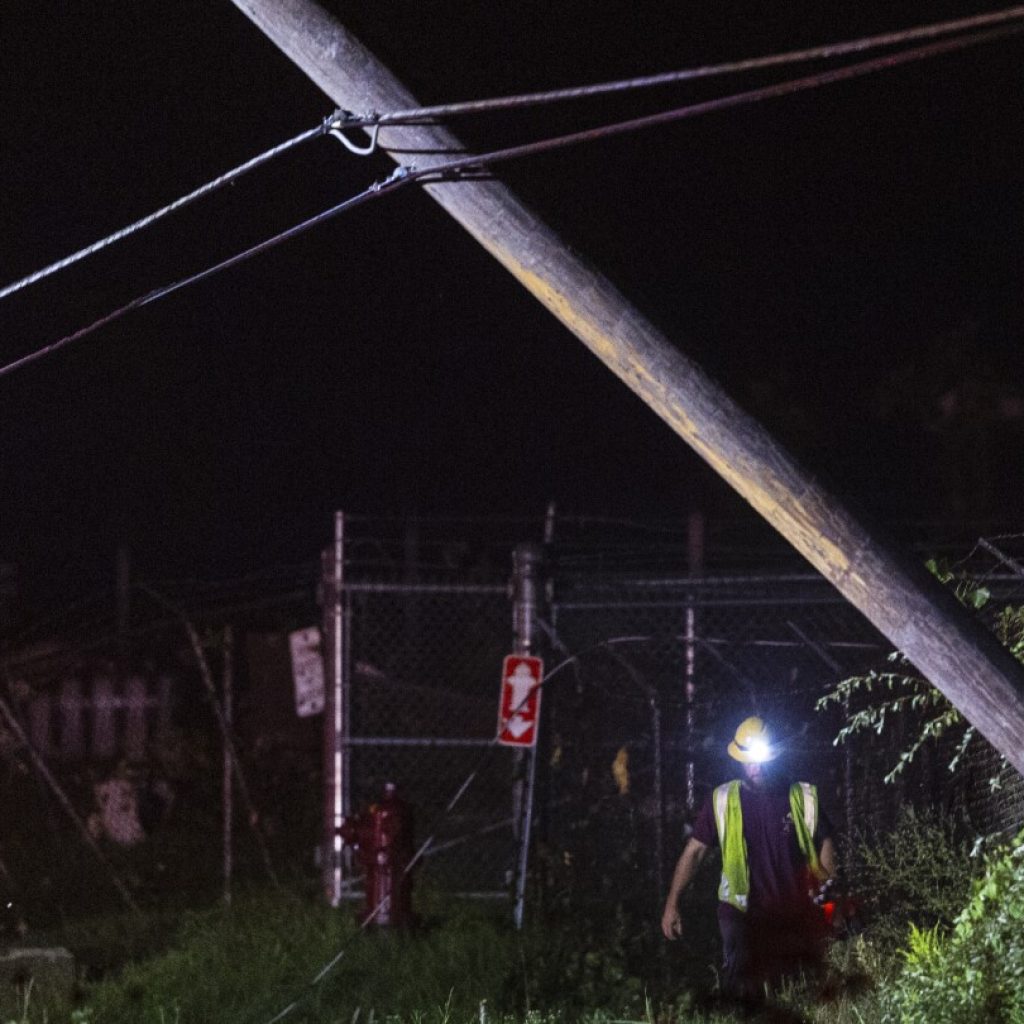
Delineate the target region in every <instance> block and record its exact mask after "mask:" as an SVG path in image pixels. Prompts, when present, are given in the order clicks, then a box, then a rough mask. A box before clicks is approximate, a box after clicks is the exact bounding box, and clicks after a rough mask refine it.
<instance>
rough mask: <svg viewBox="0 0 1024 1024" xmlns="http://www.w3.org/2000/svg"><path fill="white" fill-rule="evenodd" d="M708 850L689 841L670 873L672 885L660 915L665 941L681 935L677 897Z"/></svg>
mask: <svg viewBox="0 0 1024 1024" xmlns="http://www.w3.org/2000/svg"><path fill="white" fill-rule="evenodd" d="M707 852H708V848H707V846H706V845H705V844H704V843H702V842H701V841H700V840H699V839H690V841H689V842H688V843H687V844H686V846H685V847H683V852H682V854H681V855H680V857H679V860H678V861H677V862H676V869H675V871H673V872H672V884H671V886H669V890H668V896H667V897H666V899H665V910H664V911H663V913H662V915H661V931H662V933H663V934H664V936H665V938H666V939H678V938H679V936H680V935H682V933H683V919H682V918H681V917H680V916H679V897H680V896H682V894H683V890H684V889H685V888H686V887H687V886H688V885H689V884H690V882H692V881H693V876H694V875H695V874H696V873H697V868H699V867H700V864H701V861H702V860H704V856H705V854H707Z"/></svg>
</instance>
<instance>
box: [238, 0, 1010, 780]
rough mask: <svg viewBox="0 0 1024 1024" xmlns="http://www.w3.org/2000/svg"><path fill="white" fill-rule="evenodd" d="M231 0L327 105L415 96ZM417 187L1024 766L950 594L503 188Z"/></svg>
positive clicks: (1002, 655)
mask: <svg viewBox="0 0 1024 1024" xmlns="http://www.w3.org/2000/svg"><path fill="white" fill-rule="evenodd" d="M232 2H233V3H234V4H235V6H237V7H238V8H239V9H240V10H241V11H242V12H243V13H245V14H246V16H247V17H249V18H250V19H251V20H252V21H253V22H254V23H255V24H256V25H257V26H258V27H259V28H260V29H261V30H262V31H263V32H264V33H265V34H266V35H267V36H268V37H269V38H270V39H271V41H272V42H274V44H275V45H276V46H278V47H279V48H280V49H281V50H282V51H283V52H284V53H285V55H286V56H288V57H289V58H290V59H291V60H292V61H293V62H294V63H295V64H297V65H298V66H299V68H301V69H302V71H304V72H305V73H306V74H307V75H308V76H309V77H310V78H311V79H312V80H313V81H314V82H315V83H316V84H317V85H318V86H319V87H320V88H321V89H322V90H323V91H324V92H325V93H326V94H327V95H328V96H329V97H330V98H331V100H332V101H333V102H334V103H335V104H337V105H338V106H339V107H341V108H343V109H345V110H352V111H355V112H360V113H365V112H369V111H380V112H386V111H390V110H401V109H407V108H410V107H414V106H416V105H417V104H416V101H415V100H414V99H413V97H412V96H411V95H410V94H409V93H408V91H407V90H406V89H405V88H404V87H403V86H402V85H401V84H400V83H399V82H398V81H397V80H396V79H395V78H394V76H393V75H392V74H391V73H390V72H389V71H388V70H387V68H385V67H384V66H383V65H382V64H381V63H380V62H379V61H378V60H377V59H376V58H375V57H374V56H373V55H372V54H371V53H369V51H367V50H366V49H365V48H364V47H363V46H362V45H361V44H360V43H359V42H358V41H357V40H355V39H354V38H353V37H352V36H351V35H350V34H349V33H348V32H347V31H346V30H345V29H344V28H343V27H342V26H341V25H340V24H339V23H338V22H337V21H336V20H335V19H334V18H332V17H331V16H330V15H328V14H327V13H326V12H324V11H323V10H322V9H321V8H320V7H318V6H317V5H316V4H315V3H313V2H312V0H232ZM379 141H380V144H381V146H382V148H384V149H385V150H387V151H389V152H391V153H393V158H394V159H395V160H396V162H399V163H407V162H409V161H410V160H411V161H413V162H415V164H416V166H417V167H428V166H432V165H436V164H438V163H442V162H444V161H445V160H447V159H450V156H449V155H447V154H451V153H453V152H458V153H462V152H464V147H462V146H461V145H460V143H459V141H458V139H457V138H456V137H455V136H454V135H452V133H451V132H449V131H447V130H445V129H443V128H441V127H438V126H428V125H419V126H404V127H387V128H384V129H382V130H381V132H380V138H379ZM403 150H404V151H405V152H404V153H403V152H401V151H403ZM424 188H425V190H426V191H427V192H428V193H429V194H430V196H431V197H432V198H433V199H435V200H436V201H437V202H438V203H440V205H441V206H442V207H444V209H445V210H446V211H447V212H448V213H450V214H451V215H452V216H453V217H454V218H455V219H456V220H457V221H458V222H459V223H460V224H461V225H462V226H463V227H464V228H465V229H466V230H467V231H468V232H469V233H470V234H471V235H472V236H473V238H475V239H476V240H477V241H478V242H479V243H480V244H481V245H482V246H483V247H484V248H485V249H486V250H487V251H488V252H489V253H491V255H493V256H494V257H495V258H496V259H497V260H498V261H499V262H500V263H501V264H502V266H504V267H505V268H506V269H507V270H508V271H509V272H510V273H511V274H513V275H514V276H515V277H516V279H517V280H519V281H520V282H521V283H522V284H523V285H524V287H526V288H527V290H528V291H530V292H531V294H533V295H534V296H535V297H536V298H537V299H538V300H539V301H540V302H541V303H543V304H544V305H545V306H546V307H547V308H548V309H549V310H550V311H551V312H552V313H553V314H554V315H555V316H556V317H557V318H558V319H559V320H560V321H561V322H562V323H563V324H564V325H565V326H566V327H568V328H569V330H570V331H572V332H573V333H574V334H575V335H576V336H577V337H578V338H579V339H580V340H581V341H582V342H583V343H584V344H585V345H586V346H587V347H588V348H589V349H590V350H591V351H592V352H593V353H594V354H595V355H596V356H597V357H598V358H599V359H600V360H601V361H602V362H603V363H604V364H605V365H606V366H607V367H608V368H609V369H610V370H612V372H613V373H615V374H616V375H617V376H618V377H619V378H620V379H621V380H622V381H623V382H624V383H625V384H626V385H627V386H628V387H629V388H631V389H632V390H633V391H634V392H635V393H636V394H637V395H639V396H640V398H641V399H642V400H643V401H644V402H646V403H647V405H649V406H650V407H651V408H652V409H653V410H654V411H655V412H656V413H657V414H658V415H659V416H660V417H661V418H662V419H663V420H664V421H665V422H666V423H667V424H668V425H669V426H670V427H671V428H672V429H673V430H675V432H676V433H677V434H679V436H680V437H681V438H683V440H685V441H686V443H687V444H689V445H690V447H691V448H693V450H694V451H696V452H697V454H698V455H700V456H701V458H703V459H704V460H705V461H706V462H707V463H708V464H709V465H710V466H711V467H712V468H713V469H714V470H715V471H716V472H717V473H718V474H719V475H720V476H721V477H722V478H723V479H724V480H726V481H727V482H728V483H729V484H730V485H731V486H732V487H733V488H735V490H736V491H738V492H739V493H740V494H741V495H742V496H743V497H744V498H745V499H746V500H747V501H748V502H749V503H750V504H751V505H752V506H753V508H754V509H755V510H756V511H757V512H759V513H760V514H761V515H762V516H763V517H764V518H765V519H767V520H768V522H769V523H771V525H772V526H773V527H775V529H776V530H778V531H779V533H781V534H782V535H783V536H784V537H785V538H786V539H787V540H788V541H789V542H790V543H791V544H792V545H793V546H794V547H795V548H796V549H797V551H799V552H800V554H802V555H803V556H804V557H805V558H806V559H807V560H808V561H809V562H810V563H811V564H812V565H813V566H814V567H815V568H816V569H817V570H818V571H819V572H821V573H822V575H823V576H825V577H826V579H828V580H829V581H830V582H831V583H833V584H834V585H835V586H836V587H837V588H838V589H839V591H840V592H841V593H842V594H843V595H844V596H845V597H846V598H847V599H848V600H849V601H850V602H851V603H852V604H853V605H855V606H856V607H857V608H859V609H860V611H861V612H863V613H864V615H866V616H867V618H868V619H870V620H871V621H872V622H873V623H874V624H875V626H877V627H878V629H879V630H881V632H882V633H884V634H885V635H886V636H887V637H888V638H889V639H890V640H891V641H892V642H893V644H895V645H896V646H897V647H898V648H899V649H900V650H902V651H903V652H904V653H905V654H906V655H907V656H908V657H909V658H910V659H911V661H913V663H914V664H915V665H916V666H917V668H918V669H919V670H920V671H921V672H922V673H924V674H925V675H926V676H927V677H928V678H929V679H930V680H931V681H932V682H933V683H934V684H935V686H937V687H938V688H939V689H940V690H941V691H942V692H943V693H944V694H945V695H946V696H947V697H948V698H949V699H950V700H951V701H952V702H953V704H954V705H955V706H956V707H957V708H959V709H960V711H961V712H963V714H964V715H965V716H966V717H967V718H968V719H969V720H970V721H971V722H972V723H973V724H974V725H975V726H976V727H977V729H978V730H979V731H980V732H981V733H982V734H983V735H984V736H985V737H986V738H987V739H988V740H989V741H990V742H991V743H992V745H993V746H994V747H995V748H996V749H997V750H998V751H999V752H1000V753H1001V754H1003V755H1004V756H1005V757H1006V758H1007V760H1008V761H1009V762H1010V763H1011V764H1013V766H1014V767H1015V768H1017V770H1018V771H1024V744H1021V743H1020V737H1021V736H1024V673H1022V669H1021V666H1020V665H1018V664H1017V662H1016V661H1015V660H1014V659H1013V658H1012V657H1011V655H1010V654H1009V653H1008V652H1007V651H1006V650H1004V649H1003V648H1002V647H1001V646H1000V644H999V643H998V641H997V640H996V639H995V638H994V637H993V636H992V635H991V634H990V633H989V632H988V631H987V630H986V629H984V628H983V627H982V626H980V625H979V624H978V623H977V622H975V621H974V620H973V619H972V618H971V616H970V615H969V614H968V613H967V612H966V611H965V610H964V609H963V608H962V607H960V605H959V604H958V603H957V601H956V599H955V598H954V597H953V596H952V595H951V594H949V593H948V592H947V591H946V590H945V589H944V588H943V587H942V586H941V585H940V584H939V583H938V582H936V581H935V580H934V579H932V578H931V576H930V575H929V574H928V573H927V571H926V570H925V569H924V568H923V567H922V566H920V565H919V564H918V563H917V562H916V561H915V560H912V559H909V558H907V557H906V556H904V555H903V554H902V553H901V552H899V551H898V550H897V549H896V548H895V547H893V546H891V545H890V544H889V543H887V542H886V541H884V540H882V539H881V538H880V537H879V536H877V535H876V534H874V533H872V532H871V531H870V530H868V529H867V528H866V527H865V526H864V525H863V524H861V523H860V522H858V520H857V519H856V518H855V517H854V516H853V515H852V514H851V513H850V512H849V511H848V510H847V509H846V508H844V506H843V505H842V504H841V503H840V502H839V501H837V500H836V499H835V497H834V496H833V495H831V494H829V493H828V492H827V491H826V490H825V489H824V488H823V487H822V486H821V485H820V484H819V483H818V482H817V481H816V480H815V479H814V478H813V477H812V476H810V475H809V474H808V473H807V472H805V471H804V470H803V469H802V467H800V466H799V465H798V464H797V462H796V461H795V460H794V459H793V457H792V456H791V455H790V454H789V453H788V452H787V451H786V450H785V449H784V448H783V447H782V445H780V444H779V443H778V442H777V441H776V440H775V439H774V438H773V437H772V436H771V435H770V434H769V433H768V432H767V431H766V430H765V429H764V428H763V427H762V426H761V425H760V424H759V423H757V422H756V421H755V420H754V419H753V418H752V417H750V416H748V415H747V414H746V413H745V412H743V411H742V410H741V409H740V408H739V406H737V405H736V404H735V403H734V402H733V401H732V400H731V399H730V398H729V397H728V396H727V395H726V394H725V393H724V392H723V391H722V390H721V388H720V387H719V386H718V385H717V384H716V383H715V382H714V381H713V380H711V378H710V377H708V375H707V374H706V373H705V372H704V371H703V370H702V369H701V368H700V367H699V366H697V365H696V364H695V363H694V362H692V361H691V360H690V359H688V358H687V357H686V356H684V355H683V354H682V353H681V352H680V351H679V350H678V349H676V348H675V346H673V345H672V343H671V342H670V341H669V340H668V339H667V338H666V337H665V336H664V335H662V334H661V333H660V332H659V331H658V330H657V329H656V328H655V327H654V326H653V325H652V324H650V323H649V322H648V321H647V320H646V319H645V318H644V317H643V316H642V315H641V314H640V313H639V312H638V311H637V310H636V309H634V308H633V307H632V306H631V305H630V304H629V303H628V302H627V301H626V300H625V299H624V298H623V297H622V296H621V295H620V294H619V293H618V291H617V290H616V289H615V288H614V287H613V286H612V285H611V283H610V282H609V281H608V280H607V279H606V278H604V277H603V276H602V275H601V274H600V273H598V271H596V270H595V269H594V268H592V267H590V266H588V265H587V264H586V263H585V262H584V261H583V260H582V259H580V258H579V257H578V256H577V255H575V254H574V253H572V252H570V251H569V249H568V248H567V247H566V246H565V245H564V244H563V243H562V242H561V241H560V239H559V238H558V237H557V235H555V233H554V232H553V231H552V230H551V229H550V228H548V227H547V226H546V225H545V224H544V223H543V222H542V221H541V220H540V219H539V218H538V217H537V216H536V215H535V214H534V213H532V212H531V211H530V210H529V209H528V208H527V207H526V206H525V205H524V204H523V203H522V202H520V201H519V200H518V199H517V198H516V197H515V195H514V194H513V193H512V192H511V191H510V190H509V189H508V188H506V187H505V186H504V185H502V184H500V183H499V182H496V181H457V182H447V183H439V184H432V185H426V186H424ZM737 710H739V709H737Z"/></svg>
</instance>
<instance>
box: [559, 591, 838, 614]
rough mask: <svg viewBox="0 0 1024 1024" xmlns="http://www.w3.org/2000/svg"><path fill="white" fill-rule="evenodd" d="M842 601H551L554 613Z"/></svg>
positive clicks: (833, 601) (802, 597)
mask: <svg viewBox="0 0 1024 1024" xmlns="http://www.w3.org/2000/svg"><path fill="white" fill-rule="evenodd" d="M847 603H848V602H847V601H846V599H845V598H843V597H841V596H839V595H838V594H836V596H835V597H825V596H814V595H808V594H784V595H782V594H776V595H774V596H772V597H717V598H704V597H696V598H693V599H687V598H686V597H685V596H683V595H680V596H679V597H672V598H668V597H666V598H661V599H657V600H648V601H629V600H625V599H620V600H617V601H615V600H608V601H557V600H556V601H555V604H554V607H555V608H556V610H557V611H559V612H562V611H602V610H605V609H615V608H633V609H641V608H687V607H692V608H698V609H699V608H747V607H759V606H760V607H764V606H771V605H775V606H779V605H796V606H801V605H831V606H833V607H835V606H837V605H845V604H847Z"/></svg>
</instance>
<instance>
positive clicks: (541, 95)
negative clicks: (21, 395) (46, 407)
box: [0, 6, 1024, 297]
mask: <svg viewBox="0 0 1024 1024" xmlns="http://www.w3.org/2000/svg"><path fill="white" fill-rule="evenodd" d="M1022 17H1024V6H1018V7H1008V8H1006V9H1005V10H1001V11H993V12H990V13H988V14H978V15H974V16H973V17H969V18H958V19H956V20H954V21H943V22H937V23H933V24H928V25H919V26H916V27H914V28H909V29H903V30H899V31H894V32H884V33H881V34H879V35H873V36H864V37H862V38H860V39H851V40H846V41H844V42H839V43H825V44H823V45H821V46H813V47H808V48H806V49H803V50H790V51H788V52H786V53H775V54H768V55H766V56H762V57H751V58H748V59H745V60H734V61H727V62H724V63H719V64H706V65H703V66H701V67H696V68H689V69H685V70H682V71H666V72H662V73H661V74H655V75H644V76H640V77H636V78H624V79H620V80H618V81H614V82H601V83H598V84H595V85H585V86H575V87H571V88H567V89H551V90H548V91H546V92H528V93H520V94H518V95H512V96H501V97H497V98H493V99H483V100H470V101H467V102H463V103H445V104H440V105H438V106H433V107H416V108H413V109H411V110H397V111H393V112H391V113H388V114H366V115H364V116H362V117H359V116H356V117H349V118H347V119H346V120H345V123H344V127H353V128H354V127H370V126H373V125H379V126H381V127H383V126H385V125H399V124H410V123H416V122H422V121H427V120H434V119H437V120H440V119H444V118H451V117H461V116H464V115H472V114H483V113H491V112H493V111H498V110H512V109H521V108H524V107H535V106H542V105H544V104H548V103H559V102H564V101H566V100H578V99H589V98H592V97H595V96H607V95H609V94H612V93H619V92H632V91H636V90H639V89H650V88H654V87H656V86H664V85H677V84H679V83H681V82H691V81H695V80H697V79H701V78H712V77H716V76H720V75H728V74H737V73H740V72H745V71H759V70H764V69H767V68H773V67H779V66H782V65H786V64H797V63H805V62H809V61H815V60H831V59H834V58H836V57H845V56H850V55H851V54H854V53H863V52H864V51H866V50H877V49H880V48H882V47H887V46H897V45H900V44H902V43H909V42H914V41H917V40H921V39H934V38H936V37H938V36H942V35H950V34H953V33H957V32H967V31H971V30H974V29H979V28H985V27H989V26H992V25H998V24H1002V23H1005V22H1007V21H1014V20H1017V19H1019V18H1022ZM0 297H2V296H0Z"/></svg>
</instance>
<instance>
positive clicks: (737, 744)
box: [729, 716, 779, 764]
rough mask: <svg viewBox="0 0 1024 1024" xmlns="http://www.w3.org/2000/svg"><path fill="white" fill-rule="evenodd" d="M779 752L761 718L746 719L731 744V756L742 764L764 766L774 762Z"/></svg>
mask: <svg viewBox="0 0 1024 1024" xmlns="http://www.w3.org/2000/svg"><path fill="white" fill-rule="evenodd" d="M778 753H779V752H778V751H777V750H776V749H775V747H774V746H773V745H772V735H771V732H769V730H768V726H767V725H765V724H764V722H762V721H761V719H760V718H757V717H754V716H752V717H750V718H744V719H743V721H742V722H740V724H739V728H738V729H737V730H736V736H735V737H734V739H733V741H732V743H730V744H729V756H730V757H731V758H732V759H733V760H734V761H739V762H740V764H763V763H764V762H765V761H774V760H775V758H776V757H778Z"/></svg>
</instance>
